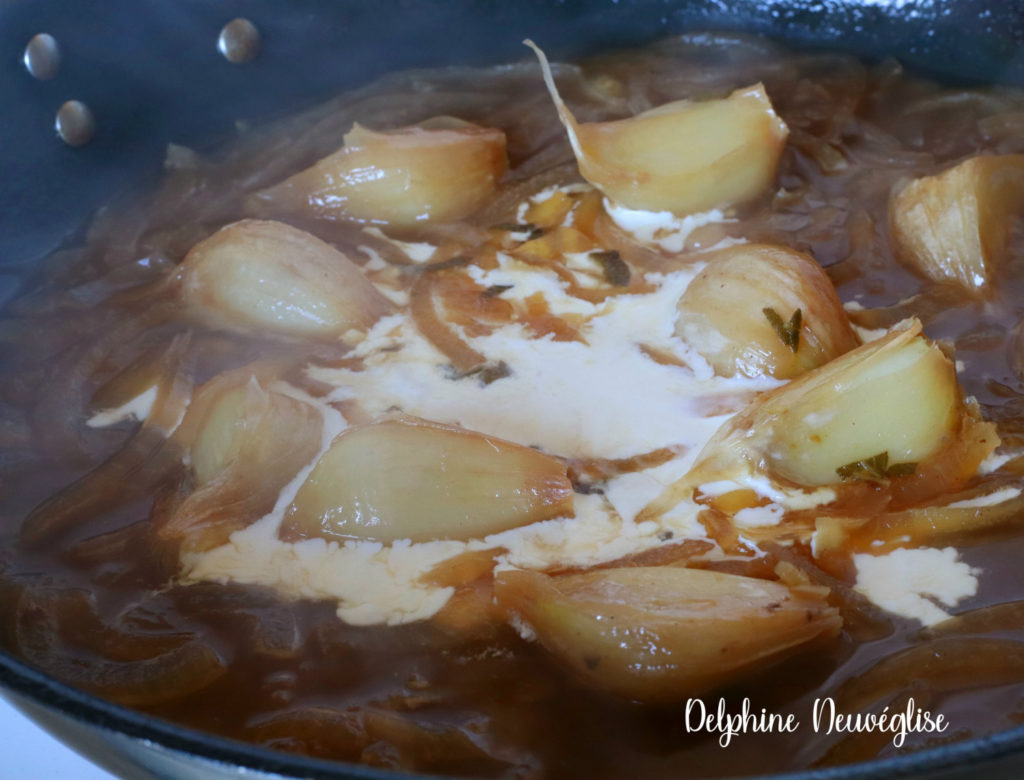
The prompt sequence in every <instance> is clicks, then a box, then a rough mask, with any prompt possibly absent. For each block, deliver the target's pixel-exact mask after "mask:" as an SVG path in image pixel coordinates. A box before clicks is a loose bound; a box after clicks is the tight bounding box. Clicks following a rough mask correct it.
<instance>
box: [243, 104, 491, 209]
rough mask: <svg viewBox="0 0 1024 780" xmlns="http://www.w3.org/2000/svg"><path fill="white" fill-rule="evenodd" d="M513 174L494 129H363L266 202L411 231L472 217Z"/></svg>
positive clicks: (448, 123) (452, 124) (443, 125)
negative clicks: (415, 227)
mask: <svg viewBox="0 0 1024 780" xmlns="http://www.w3.org/2000/svg"><path fill="white" fill-rule="evenodd" d="M507 169H508V161H507V158H506V156H505V134H504V133H503V132H502V131H501V130H497V129H495V128H490V127H480V126H478V125H473V124H470V123H469V122H463V121H461V120H458V119H453V118H451V117H437V118H435V119H432V120H428V121H427V122H424V123H422V124H419V125H414V126H412V127H403V128H400V129H398V130H387V131H384V132H375V131H373V130H368V129H367V128H365V127H361V126H360V125H358V124H357V125H355V127H353V128H352V130H351V131H350V132H349V133H348V134H347V135H346V136H345V145H344V146H343V147H342V148H341V149H339V150H338V151H336V152H335V153H334V154H331V155H329V156H327V157H325V158H324V159H322V160H320V162H318V163H317V164H316V165H314V166H313V167H311V168H307V169H306V170H304V171H301V172H299V173H297V174H295V175H294V176H292V177H291V178H290V179H287V180H285V181H283V182H281V183H280V184H277V185H275V186H274V187H271V188H270V189H268V190H265V191H264V192H262V193H260V197H261V198H262V199H264V200H266V201H269V202H271V203H276V204H281V205H283V206H285V207H286V208H295V209H301V210H304V211H308V212H310V213H312V214H313V215H314V216H316V217H319V218H321V219H344V220H353V221H356V222H373V223H388V224H390V225H395V226H398V227H411V226H414V225H418V224H422V223H424V222H451V221H454V220H459V219H462V218H463V217H467V216H469V215H470V214H472V213H473V212H474V211H476V210H477V209H478V208H480V207H481V206H482V205H484V203H486V202H487V200H488V199H489V198H490V197H491V196H492V195H493V194H494V192H495V190H496V188H497V184H498V180H499V179H501V177H502V176H504V175H505V171H506V170H507Z"/></svg>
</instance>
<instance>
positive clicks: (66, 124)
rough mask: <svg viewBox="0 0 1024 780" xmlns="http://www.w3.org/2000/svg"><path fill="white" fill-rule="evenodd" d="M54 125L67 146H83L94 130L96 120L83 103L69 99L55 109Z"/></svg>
mask: <svg viewBox="0 0 1024 780" xmlns="http://www.w3.org/2000/svg"><path fill="white" fill-rule="evenodd" d="M54 127H56V129H57V135H59V136H60V137H61V140H63V141H64V143H66V144H67V145H68V146H84V145H85V144H87V143H89V141H91V140H92V137H93V134H95V132H96V120H95V119H93V116H92V111H90V110H89V107H88V106H87V105H85V103H81V102H79V101H77V100H69V101H68V102H67V103H65V104H64V105H63V106H61V107H60V109H59V110H58V111H57V121H56V123H55V124H54Z"/></svg>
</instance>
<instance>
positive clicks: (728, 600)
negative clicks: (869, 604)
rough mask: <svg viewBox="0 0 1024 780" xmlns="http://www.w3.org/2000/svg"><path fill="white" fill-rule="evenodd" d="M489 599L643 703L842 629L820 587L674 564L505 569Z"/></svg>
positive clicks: (725, 678) (567, 658)
mask: <svg viewBox="0 0 1024 780" xmlns="http://www.w3.org/2000/svg"><path fill="white" fill-rule="evenodd" d="M494 592H495V597H496V599H497V602H498V605H499V606H500V607H502V608H503V609H504V610H505V611H506V613H507V614H508V615H509V617H510V618H511V620H512V621H513V623H514V624H518V625H519V626H520V627H525V628H526V629H528V630H529V632H532V633H533V634H534V635H535V636H536V638H537V640H538V641H539V642H540V644H541V645H543V646H544V647H545V648H546V649H547V650H548V651H549V652H551V653H552V654H553V655H554V656H555V657H556V658H558V659H559V660H560V661H561V662H562V663H563V664H565V665H566V666H568V667H569V669H571V670H572V671H573V672H574V673H575V674H576V676H577V677H579V678H581V679H582V680H583V681H584V682H585V683H587V684H588V685H591V686H593V687H595V688H599V689H602V690H606V691H610V692H612V693H615V694H618V695H620V696H626V697H628V698H631V699H639V700H642V701H656V702H669V701H678V700H681V699H685V698H687V697H689V696H693V695H695V694H699V693H701V692H703V691H707V690H709V689H712V688H716V687H718V686H721V685H724V684H726V683H729V682H732V681H734V680H736V679H737V678H740V677H742V676H744V675H746V674H749V673H752V672H755V671H757V670H758V669H761V668H763V667H764V666H766V665H767V664H769V663H772V662H774V661H777V660H779V659H780V658H782V657H783V656H785V655H787V654H789V653H792V652H795V651H796V650H798V649H799V648H800V647H801V646H802V645H805V644H806V643H808V642H810V641H811V640H814V639H816V638H819V637H830V636H834V635H835V634H837V633H838V632H839V629H840V626H841V624H842V620H841V618H840V617H839V614H838V611H837V610H835V609H834V608H832V607H830V606H829V605H828V603H827V602H826V600H825V597H826V595H827V591H826V590H825V589H824V588H816V587H810V586H808V587H800V588H789V587H787V586H785V585H783V584H781V583H779V582H770V581H767V580H759V579H753V578H750V577H741V576H738V575H735V574H722V573H720V572H713V571H706V570H701V569H684V568H677V567H673V566H657V567H631V568H622V569H601V570H597V571H591V572H586V573H584V574H572V575H567V576H561V577H551V576H548V575H545V574H541V573H539V572H533V571H502V572H499V573H498V574H497V575H496V577H495V587H494Z"/></svg>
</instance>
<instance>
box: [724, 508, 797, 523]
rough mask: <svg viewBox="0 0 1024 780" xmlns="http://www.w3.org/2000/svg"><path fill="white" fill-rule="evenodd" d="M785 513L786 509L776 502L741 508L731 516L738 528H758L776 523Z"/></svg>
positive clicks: (779, 521)
mask: <svg viewBox="0 0 1024 780" xmlns="http://www.w3.org/2000/svg"><path fill="white" fill-rule="evenodd" d="M785 513H786V510H785V509H784V508H783V507H781V506H779V505H778V504H766V505H765V506H752V507H747V508H746V509H741V510H740V511H738V512H737V513H736V514H735V515H734V516H733V520H734V521H735V523H736V525H738V526H739V527H740V528H760V527H763V526H768V525H778V524H779V523H781V522H782V516H783V515H784V514H785Z"/></svg>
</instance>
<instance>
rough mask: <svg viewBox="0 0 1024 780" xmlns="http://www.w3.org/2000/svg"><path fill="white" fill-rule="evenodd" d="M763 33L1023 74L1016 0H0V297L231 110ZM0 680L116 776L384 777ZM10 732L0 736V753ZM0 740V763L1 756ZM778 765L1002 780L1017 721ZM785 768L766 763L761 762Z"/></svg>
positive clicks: (1017, 738)
mask: <svg viewBox="0 0 1024 780" xmlns="http://www.w3.org/2000/svg"><path fill="white" fill-rule="evenodd" d="M238 16H242V17H247V18H249V19H250V20H252V21H253V22H254V23H255V24H256V26H257V27H258V29H259V31H260V33H261V35H262V51H261V53H260V55H259V56H258V57H257V59H256V60H254V61H253V62H250V63H248V64H245V65H233V64H230V63H229V62H227V61H226V60H225V59H224V58H223V57H222V56H221V55H220V54H219V53H218V51H217V48H216V40H217V35H218V32H219V31H220V29H221V27H222V26H223V25H224V24H225V23H226V22H227V21H229V20H230V19H232V18H234V17H238ZM701 28H704V29H708V28H716V29H731V30H746V31H756V32H765V33H769V34H771V35H773V36H775V37H777V38H779V39H782V40H784V41H787V42H789V43H792V44H797V45H804V46H814V47H819V48H820V47H833V48H839V49H842V50H845V51H850V52H853V53H856V54H860V55H863V56H868V57H876V58H877V57H882V56H895V57H898V58H899V59H901V60H902V61H903V62H904V63H905V64H907V65H909V66H911V67H912V68H914V69H916V70H919V71H923V72H926V73H928V74H931V75H934V76H938V77H940V78H943V79H945V80H947V81H956V82H979V81H980V82H988V81H1004V82H1007V83H1016V84H1024V2H1021V0H1012V1H1011V2H1000V0H845V1H843V0H762V1H760V2H758V0H736V1H733V2H726V1H725V0H691V1H689V2H687V1H686V0H563V1H561V2H559V1H557V0H472V1H471V0H462V1H461V2H460V1H454V2H453V1H449V2H445V0H348V1H345V0H289V2H287V3H284V2H273V0H175V1H173V2H172V1H171V0H148V1H147V0H142V1H140V0H105V2H95V3H94V2H88V0H0V116H2V119H0V304H2V303H3V302H4V301H5V300H7V299H8V298H9V297H10V296H11V295H12V294H13V293H14V292H15V290H16V289H17V288H18V286H19V284H20V280H22V279H23V278H24V277H25V276H26V275H27V274H29V273H31V271H32V269H33V266H34V263H35V262H36V261H37V260H39V259H40V258H41V257H42V256H44V255H45V254H46V253H47V252H49V251H50V250H52V249H53V248H55V247H57V246H59V245H60V244H61V243H63V242H64V241H66V240H67V239H68V238H69V237H71V236H73V234H74V233H75V231H76V230H79V229H80V228H81V227H82V226H83V225H84V223H85V221H86V219H87V217H88V216H89V215H90V214H91V213H92V212H93V211H94V210H95V209H96V208H97V207H98V206H100V205H101V204H102V203H103V202H105V201H107V200H109V199H110V198H111V197H112V196H113V195H115V194H117V193H118V192H119V191H122V190H123V189H125V188H126V187H127V185H128V184H129V183H130V182H133V181H138V180H139V179H140V178H145V177H148V176H155V175H156V174H157V173H158V172H159V169H160V164H161V161H162V159H163V153H164V150H165V148H166V145H167V143H168V142H169V141H174V142H176V143H181V144H186V145H189V146H199V147H202V146H205V145H208V144H209V143H211V142H215V141H216V140H217V139H218V138H219V137H224V136H227V135H228V134H229V133H230V132H231V131H232V130H233V127H234V122H235V120H239V119H244V120H250V121H258V120H260V119H263V118H267V117H270V116H273V115H278V114H282V113H286V112H287V111H289V110H293V109H296V108H299V107H303V106H306V105H309V104H311V103H314V102H316V101H317V100H318V99H323V98H325V97H327V96H329V95H331V94H334V93H336V92H338V91H340V90H343V89H346V88H349V87H352V86H356V85H358V84H362V83H366V82H368V81H370V80H372V79H373V78H375V77H376V76H378V75H381V74H383V73H385V72H387V71H390V70H396V69H401V68H408V67H414V66H433V65H444V64H455V63H459V64H488V63H495V62H500V61H504V60H512V59H519V58H523V57H524V56H525V53H524V51H523V49H522V48H521V44H520V41H521V40H522V39H523V38H524V37H526V36H530V37H533V38H534V39H536V40H537V41H538V42H539V43H541V44H542V45H543V46H544V47H545V48H546V49H547V50H548V52H549V54H551V55H552V56H553V57H554V58H561V59H565V58H570V57H574V56H579V55H583V54H587V53H592V52H594V51H595V50H597V49H600V48H607V47H613V46H622V45H628V44H635V43H641V42H644V41H646V40H651V39H654V38H657V37H660V36H664V35H670V34H673V33H678V32H682V31H684V30H692V29H701ZM39 32H48V33H50V34H52V35H53V36H54V37H55V38H56V39H57V41H58V42H59V44H60V45H61V47H62V55H63V57H62V64H61V69H60V72H59V74H58V76H57V77H56V78H55V79H53V80H51V81H46V82H41V81H37V80H35V79H33V78H32V77H31V76H29V74H28V73H27V72H26V71H25V69H24V67H23V66H22V64H21V53H22V51H23V50H24V47H25V44H26V43H27V42H28V41H29V39H30V38H32V36H34V35H35V34H37V33H39ZM68 99H77V100H81V101H83V102H85V103H86V104H87V105H88V106H89V107H90V108H91V109H92V111H93V113H94V114H95V119H96V133H95V136H94V138H93V140H92V141H91V143H89V144H87V145H85V146H83V147H80V148H70V147H68V146H66V145H64V144H63V143H62V142H61V141H59V140H58V139H57V137H56V135H55V133H54V130H53V123H54V116H55V114H56V112H57V109H58V107H59V106H60V105H61V104H62V103H63V102H64V101H65V100H68ZM0 685H2V686H4V687H5V688H6V689H7V694H6V695H8V696H9V697H10V698H11V699H12V701H14V702H15V704H17V705H18V706H19V707H21V708H22V709H23V710H24V711H25V712H26V713H27V714H29V715H30V716H31V717H33V718H34V719H36V720H37V721H38V722H40V723H41V724H43V725H44V726H45V727H46V728H48V729H49V730H51V731H52V732H53V733H55V734H57V735H58V736H59V737H61V738H62V739H64V740H66V741H67V742H68V743H69V744H71V745H72V746H74V747H76V748H77V749H78V750H79V751H80V752H82V753H84V754H86V755H88V756H90V757H91V758H93V760H95V761H97V763H100V764H102V765H104V766H105V767H107V768H108V769H110V770H111V771H113V772H115V773H116V774H119V775H121V776H123V777H129V778H174V780H187V779H188V778H202V780H210V779H211V778H238V777H240V776H243V774H242V773H241V770H240V769H239V768H241V767H244V768H245V770H247V771H246V772H245V773H244V776H245V777H255V778H268V777H287V778H298V777H303V778H306V777H309V778H312V777H316V778H377V779H378V780H384V778H396V777H398V776H397V775H395V774H393V773H388V772H382V771H377V770H371V769H368V768H365V767H355V766H347V765H341V764H335V763H327V762H323V761H314V760H309V759H301V758H293V757H290V756H287V755H284V754H280V753H274V752H272V751H268V750H264V749H261V748H256V747H253V746H249V745H244V744H241V743H237V742H232V741H230V740H226V739H220V738H215V737H211V736H206V735H203V734H200V733H197V732H193V731H189V730H187V729H183V728H181V727H178V726H174V725H171V724H168V723H165V722H163V721H159V720H156V719H153V718H149V717H146V716H144V715H141V714H139V713H136V712H133V711H130V710H126V709H124V708H122V707H119V706H116V705H113V704H109V703H106V702H103V701H101V700H98V699H96V698H94V697H92V696H89V695H87V694H84V693H80V692H78V691H76V690H74V689H71V688H69V687H68V686H66V685H63V684H61V683H58V682H56V681H54V680H52V679H50V678H48V677H46V676H44V675H42V674H39V673H38V672H35V671H34V670H32V669H30V668H28V667H26V666H25V665H23V664H21V663H20V662H18V661H17V660H15V659H13V658H11V657H9V656H7V655H5V654H3V653H0ZM8 749H17V747H16V746H7V745H5V746H4V750H5V751H6V750H8ZM2 760H3V759H2V752H0V769H2ZM784 777H785V780H882V779H883V778H886V779H887V778H897V777H913V778H919V780H959V779H966V778H971V780H976V779H977V778H985V780H1017V779H1018V778H1020V777H1024V728H1019V729H1014V730H1012V731H1008V732H1004V733H1002V734H998V735H995V736H993V737H988V738H984V739H976V740H970V741H966V742H961V743H957V744H953V745H948V746H945V747H942V748H937V749H934V750H929V751H924V752H920V753H916V754H913V755H909V756H904V757H900V758H896V759H889V760H885V761H879V762H871V763H868V764H861V765H857V766H853V767H842V768H838V769H829V770H821V771H814V772H804V773H796V774H789V775H785V776H784ZM776 778H777V780H782V779H783V776H776Z"/></svg>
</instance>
